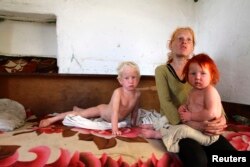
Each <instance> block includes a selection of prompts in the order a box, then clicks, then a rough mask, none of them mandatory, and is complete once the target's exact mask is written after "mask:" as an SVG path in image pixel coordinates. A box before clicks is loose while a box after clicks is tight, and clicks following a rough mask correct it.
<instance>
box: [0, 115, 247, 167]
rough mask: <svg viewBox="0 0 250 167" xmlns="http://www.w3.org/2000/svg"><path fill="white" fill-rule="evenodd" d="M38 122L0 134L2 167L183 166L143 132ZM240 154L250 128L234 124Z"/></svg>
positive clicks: (229, 134) (231, 135)
mask: <svg viewBox="0 0 250 167" xmlns="http://www.w3.org/2000/svg"><path fill="white" fill-rule="evenodd" d="M38 122H39V120H37V119H36V118H34V119H29V120H28V121H26V123H25V125H24V126H23V127H21V128H19V129H16V130H14V131H11V132H0V166H1V167H10V166H18V167H19V166H20V167H26V166H28V167H34V166H36V167H58V166H60V167H64V166H65V167H68V166H71V167H75V166H76V167H81V166H97V167H98V166H100V167H101V166H125V167H126V166H128V167H129V166H131V167H139V166H143V167H146V166H150V167H152V166H172V167H175V166H176V167H179V166H181V161H180V160H179V158H178V156H177V155H176V154H174V153H169V152H167V151H166V148H165V146H164V144H163V143H162V141H161V140H156V139H144V138H142V137H140V136H138V134H139V131H140V129H138V128H123V129H122V131H123V135H122V136H119V137H112V135H111V131H110V130H103V131H98V130H88V129H83V128H70V127H66V126H64V125H62V124H61V123H56V124H54V125H52V126H50V127H47V128H38V126H37V125H38ZM223 135H224V136H225V137H226V138H227V139H228V140H229V141H230V143H231V144H232V145H233V146H234V147H235V148H236V149H237V150H239V151H249V150H250V147H249V144H250V142H249V141H250V127H249V126H247V125H241V124H236V123H230V124H229V125H228V127H227V129H226V131H225V133H224V134H223Z"/></svg>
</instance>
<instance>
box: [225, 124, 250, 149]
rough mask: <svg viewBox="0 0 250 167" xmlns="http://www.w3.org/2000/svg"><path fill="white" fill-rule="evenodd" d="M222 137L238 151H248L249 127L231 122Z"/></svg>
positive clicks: (249, 144) (249, 142) (249, 140)
mask: <svg viewBox="0 0 250 167" xmlns="http://www.w3.org/2000/svg"><path fill="white" fill-rule="evenodd" d="M223 136H224V137H226V139H227V140H228V141H229V142H230V143H231V144H232V145H233V146H234V147H235V148H236V149H237V150H238V151H250V126H248V125H242V124H238V123H237V122H232V123H229V124H228V127H227V129H226V131H225V132H224V133H223Z"/></svg>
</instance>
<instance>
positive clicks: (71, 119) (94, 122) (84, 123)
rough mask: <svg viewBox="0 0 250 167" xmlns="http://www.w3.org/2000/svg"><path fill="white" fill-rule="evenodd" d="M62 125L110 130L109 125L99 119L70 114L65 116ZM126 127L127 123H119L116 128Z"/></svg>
mask: <svg viewBox="0 0 250 167" xmlns="http://www.w3.org/2000/svg"><path fill="white" fill-rule="evenodd" d="M62 123H63V125H65V126H70V127H78V128H85V129H94V130H107V129H112V125H111V123H110V122H107V121H105V120H103V119H101V118H96V119H87V118H83V117H81V116H79V115H71V114H69V115H66V117H65V118H64V119H63V121H62ZM127 126H128V122H127V121H121V122H119V123H118V128H124V127H127Z"/></svg>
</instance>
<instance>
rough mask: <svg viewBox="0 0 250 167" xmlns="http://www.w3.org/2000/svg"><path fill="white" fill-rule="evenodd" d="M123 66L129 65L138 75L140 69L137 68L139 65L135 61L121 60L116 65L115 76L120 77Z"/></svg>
mask: <svg viewBox="0 0 250 167" xmlns="http://www.w3.org/2000/svg"><path fill="white" fill-rule="evenodd" d="M124 67H131V68H133V69H135V70H136V72H137V74H138V77H140V69H139V66H138V65H137V64H136V63H135V62H132V61H124V62H122V63H121V64H120V65H119V66H118V67H117V73H118V76H117V78H118V79H119V78H121V77H122V74H123V71H124Z"/></svg>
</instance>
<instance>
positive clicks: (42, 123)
mask: <svg viewBox="0 0 250 167" xmlns="http://www.w3.org/2000/svg"><path fill="white" fill-rule="evenodd" d="M50 124H51V121H50V118H47V119H43V120H41V121H40V123H39V127H40V128H44V127H47V126H49V125H50Z"/></svg>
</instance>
